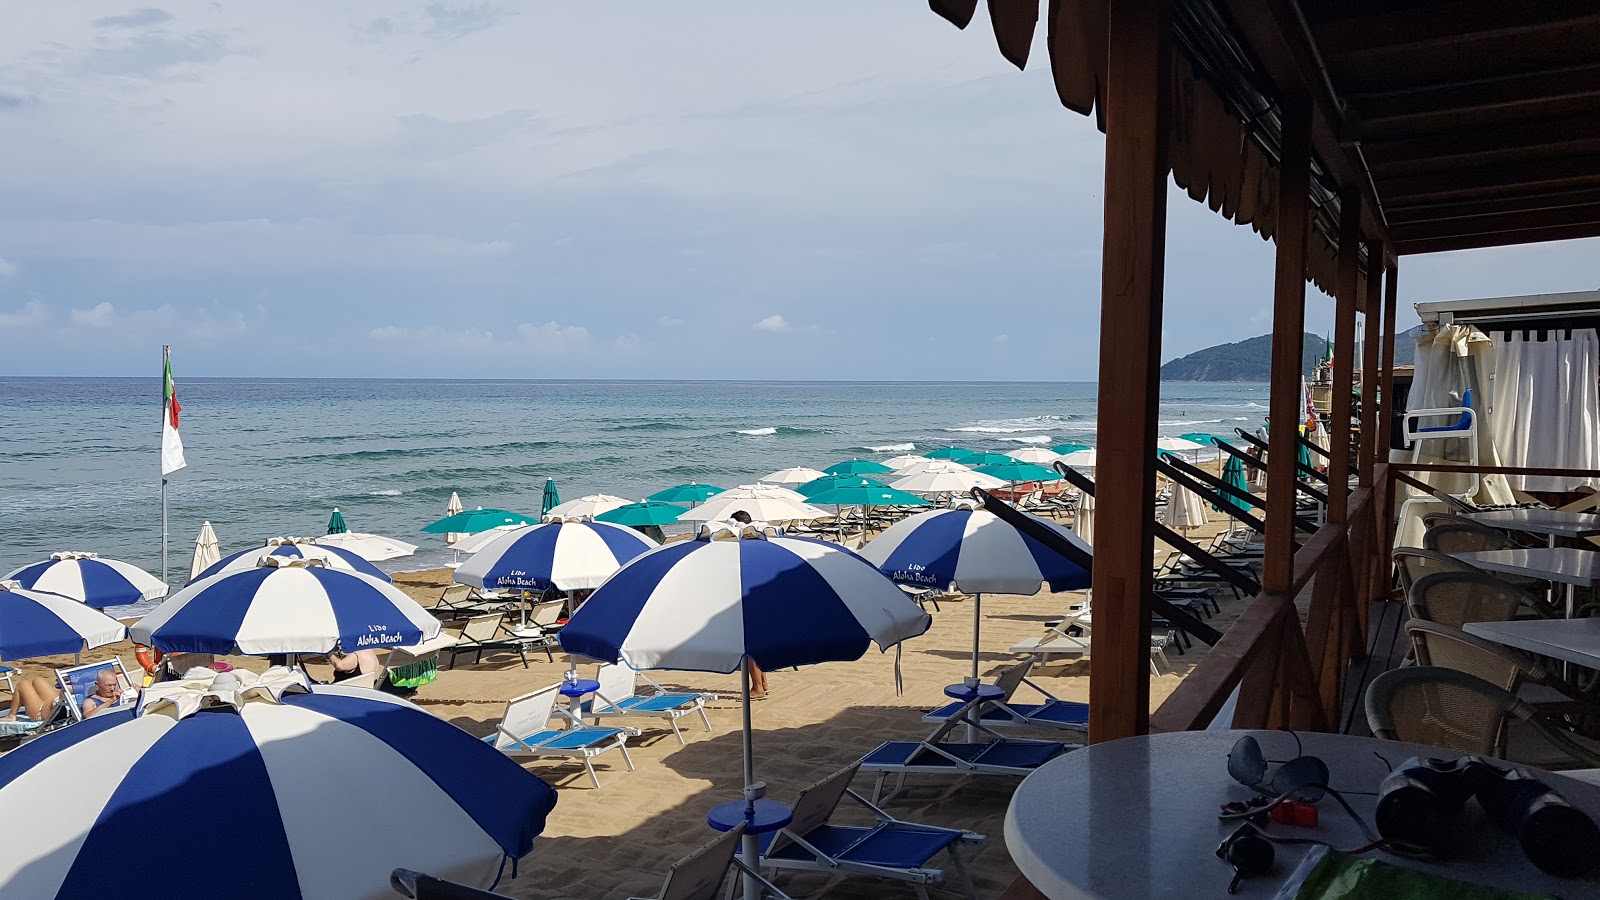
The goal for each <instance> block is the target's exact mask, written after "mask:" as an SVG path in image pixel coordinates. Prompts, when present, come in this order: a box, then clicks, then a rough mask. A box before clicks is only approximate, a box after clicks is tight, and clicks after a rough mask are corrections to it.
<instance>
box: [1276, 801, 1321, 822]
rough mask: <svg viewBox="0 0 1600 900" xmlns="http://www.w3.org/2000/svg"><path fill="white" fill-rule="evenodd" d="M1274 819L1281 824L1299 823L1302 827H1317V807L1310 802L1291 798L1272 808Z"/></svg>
mask: <svg viewBox="0 0 1600 900" xmlns="http://www.w3.org/2000/svg"><path fill="white" fill-rule="evenodd" d="M1272 821H1274V822H1277V823H1278V824H1280V825H1299V826H1300V827H1302V828H1315V827H1317V808H1316V807H1315V806H1312V805H1311V804H1309V803H1300V802H1298V801H1295V800H1289V801H1287V802H1284V803H1280V804H1278V805H1277V806H1274V807H1273V808H1272Z"/></svg>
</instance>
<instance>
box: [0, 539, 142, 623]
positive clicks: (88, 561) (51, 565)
mask: <svg viewBox="0 0 1600 900" xmlns="http://www.w3.org/2000/svg"><path fill="white" fill-rule="evenodd" d="M0 580H5V581H15V582H17V583H18V584H20V585H22V586H23V587H25V588H27V589H28V590H30V591H49V592H50V593H52V594H60V595H61V596H63V597H71V598H72V599H74V600H77V601H78V602H80V603H86V604H88V605H89V606H92V607H94V608H95V609H103V608H105V607H107V606H126V605H127V604H129V603H139V602H141V601H144V600H154V599H156V598H157V597H165V596H166V595H167V585H166V583H165V582H163V581H162V580H161V579H159V578H157V577H155V576H154V575H151V574H150V573H149V572H146V571H145V570H143V569H141V568H139V567H138V566H136V565H134V564H133V563H126V562H123V561H122V560H120V559H101V558H100V557H99V556H98V555H97V554H94V553H83V552H80V551H63V552H61V553H52V554H50V558H49V559H46V560H42V561H40V562H36V563H30V564H28V565H26V566H23V567H22V568H20V569H15V570H13V571H11V572H8V573H7V574H6V575H5V576H4V578H3V579H0Z"/></svg>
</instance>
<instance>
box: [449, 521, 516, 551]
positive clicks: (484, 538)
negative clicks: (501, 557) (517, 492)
mask: <svg viewBox="0 0 1600 900" xmlns="http://www.w3.org/2000/svg"><path fill="white" fill-rule="evenodd" d="M527 527H528V526H526V525H496V526H495V527H493V528H491V529H489V530H488V531H480V532H478V533H477V534H469V535H467V536H466V537H464V538H462V539H461V540H459V541H456V542H455V544H454V545H453V546H451V548H450V549H451V550H454V551H456V552H457V553H477V552H478V551H479V550H482V549H483V548H485V547H487V546H489V545H490V544H492V543H494V542H495V541H497V540H499V539H500V538H503V537H505V536H506V532H508V531H516V530H517V529H518V528H527Z"/></svg>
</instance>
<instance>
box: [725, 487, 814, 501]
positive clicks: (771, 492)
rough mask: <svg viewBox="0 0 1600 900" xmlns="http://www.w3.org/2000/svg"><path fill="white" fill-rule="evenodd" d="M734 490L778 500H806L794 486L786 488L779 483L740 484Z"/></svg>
mask: <svg viewBox="0 0 1600 900" xmlns="http://www.w3.org/2000/svg"><path fill="white" fill-rule="evenodd" d="M734 490H736V491H745V492H748V493H749V494H751V495H752V496H756V497H771V498H774V499H778V500H788V501H791V502H793V503H804V502H806V495H805V494H802V493H800V492H799V491H797V490H795V489H794V488H786V487H784V486H783V485H781V484H741V485H739V486H738V487H736V488H734Z"/></svg>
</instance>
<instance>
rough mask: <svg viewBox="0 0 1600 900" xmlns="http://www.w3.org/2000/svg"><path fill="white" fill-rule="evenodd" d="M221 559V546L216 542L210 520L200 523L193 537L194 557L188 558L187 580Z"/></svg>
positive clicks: (193, 578)
mask: <svg viewBox="0 0 1600 900" xmlns="http://www.w3.org/2000/svg"><path fill="white" fill-rule="evenodd" d="M221 559H222V546H221V545H220V544H218V543H217V532H216V529H214V528H212V527H211V523H210V522H201V523H200V533H199V534H197V535H195V537H194V557H193V558H191V559H190V560H189V580H190V581H193V580H195V579H196V578H198V577H200V573H201V572H204V571H205V570H206V569H209V568H211V567H212V566H214V565H216V564H217V563H218V562H219V561H220V560H221Z"/></svg>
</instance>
